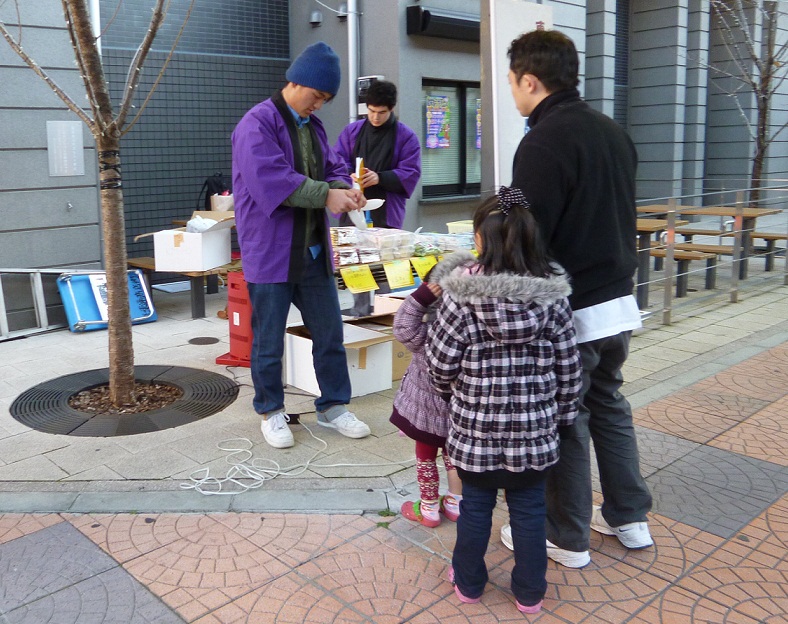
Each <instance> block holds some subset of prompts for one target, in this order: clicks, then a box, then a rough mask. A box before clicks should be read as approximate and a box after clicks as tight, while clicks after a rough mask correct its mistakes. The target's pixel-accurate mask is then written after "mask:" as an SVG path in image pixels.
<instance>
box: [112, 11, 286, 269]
mask: <svg viewBox="0 0 788 624" xmlns="http://www.w3.org/2000/svg"><path fill="white" fill-rule="evenodd" d="M188 5H189V1H188V0H173V2H172V4H171V7H170V9H169V10H168V13H167V18H166V21H165V23H164V24H163V26H162V28H161V29H160V31H159V33H158V34H157V37H156V39H155V41H154V46H153V50H152V52H151V54H150V55H149V57H148V59H147V60H146V63H145V67H144V69H143V73H142V76H141V80H140V87H139V89H138V94H137V97H136V102H135V104H136V106H140V105H141V104H142V102H143V100H144V98H145V97H146V96H147V94H148V92H149V90H150V88H151V87H152V86H153V84H154V82H155V80H156V79H157V77H158V74H159V70H160V68H161V67H162V66H163V64H164V62H165V60H166V58H167V56H168V54H169V51H170V48H171V46H172V44H173V42H174V40H175V38H176V37H177V35H178V31H179V29H180V27H181V25H182V24H183V21H184V17H185V12H186V9H187V7H188ZM116 9H117V11H118V13H117V14H115V11H116ZM149 15H150V2H149V1H148V0H124V2H123V3H121V4H120V5H118V3H117V2H114V1H113V2H106V1H103V2H101V21H102V24H105V25H108V26H107V28H106V32H105V34H104V37H103V45H102V58H103V61H104V68H105V73H106V76H107V79H108V81H109V83H110V88H111V93H112V98H113V101H114V102H119V101H120V98H121V95H122V89H123V86H124V83H125V78H126V74H127V71H128V67H129V63H130V61H131V59H132V57H133V55H134V52H135V50H136V48H137V46H138V45H139V42H140V41H141V40H142V37H143V36H144V33H145V30H146V29H147V25H148V22H147V16H149ZM110 20H111V21H110ZM288 23H289V9H288V2H287V0H216V1H213V2H210V3H203V2H198V3H196V4H195V6H194V8H193V10H192V13H191V15H190V17H189V21H188V23H187V24H186V27H185V29H184V31H183V35H182V36H181V38H180V40H179V41H178V45H177V48H176V51H175V53H174V54H173V56H172V60H171V62H170V63H169V65H168V66H167V68H166V71H165V72H164V76H163V79H162V80H161V82H160V83H159V86H158V88H157V90H156V91H155V93H154V95H153V96H152V98H151V99H150V102H149V104H148V106H147V108H146V109H145V110H144V112H143V114H142V117H141V118H140V122H139V123H137V124H135V125H134V126H133V127H132V128H131V130H130V131H129V132H128V134H126V135H125V136H124V137H123V139H122V140H121V159H122V167H123V186H124V204H125V215H126V234H127V247H128V253H129V255H130V256H151V255H153V243H152V240H151V238H150V237H146V238H143V239H140V240H139V241H137V242H134V237H135V236H137V235H138V234H142V233H145V232H151V231H155V230H160V229H164V228H168V227H172V221H173V219H186V218H188V217H189V216H190V215H191V213H192V211H194V210H196V209H199V210H204V206H203V204H202V202H198V196H199V194H200V190H201V188H202V185H203V182H204V181H205V179H206V178H207V177H208V176H210V175H212V174H213V173H216V172H221V173H223V174H224V176H225V178H226V179H227V180H228V181H229V180H230V179H231V176H232V157H231V144H230V135H231V133H232V131H233V129H234V128H235V125H236V124H237V123H238V121H239V120H240V119H241V117H242V116H243V115H244V114H245V113H246V111H247V110H249V108H251V107H252V106H254V105H255V104H256V103H258V102H259V101H261V100H263V99H265V98H267V97H269V96H270V95H272V94H273V93H274V92H275V91H276V90H277V89H278V88H279V87H281V86H282V84H283V76H284V71H285V69H286V68H287V66H288V64H289V60H288V59H289V54H290V40H289V28H288ZM129 120H131V117H129Z"/></svg>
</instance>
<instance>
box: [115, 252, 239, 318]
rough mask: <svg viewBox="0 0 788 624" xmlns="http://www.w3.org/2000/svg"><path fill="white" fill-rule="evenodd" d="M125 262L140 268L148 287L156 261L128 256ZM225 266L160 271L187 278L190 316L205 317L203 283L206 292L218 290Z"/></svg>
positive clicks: (210, 292) (211, 292)
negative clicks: (195, 269) (189, 289)
mask: <svg viewBox="0 0 788 624" xmlns="http://www.w3.org/2000/svg"><path fill="white" fill-rule="evenodd" d="M127 263H128V265H129V266H130V267H131V268H134V269H140V270H142V273H143V274H144V276H145V281H146V282H147V283H148V291H149V292H151V293H152V292H153V291H152V290H151V289H150V285H151V275H152V274H153V273H154V272H155V271H156V261H155V260H154V259H153V258H128V259H127ZM226 270H227V269H226V268H225V267H217V268H215V269H211V270H209V271H162V272H163V273H177V274H178V275H185V276H186V277H188V278H189V282H190V287H191V304H192V318H205V288H204V286H205V284H206V282H207V290H208V294H214V293H217V292H219V274H220V273H224V272H225V271H226Z"/></svg>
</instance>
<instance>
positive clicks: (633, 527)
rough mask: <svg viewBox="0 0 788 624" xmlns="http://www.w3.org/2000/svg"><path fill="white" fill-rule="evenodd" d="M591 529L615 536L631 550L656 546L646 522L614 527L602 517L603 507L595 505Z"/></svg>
mask: <svg viewBox="0 0 788 624" xmlns="http://www.w3.org/2000/svg"><path fill="white" fill-rule="evenodd" d="M591 528H592V529H593V530H594V531H596V532H597V533H601V534H602V535H615V536H616V537H617V538H618V541H619V542H621V543H622V544H623V545H624V546H626V547H627V548H629V549H630V550H638V549H639V548H648V547H649V546H653V545H654V540H653V539H652V538H651V533H650V532H649V530H648V524H647V523H646V522H630V523H628V524H622V525H621V526H619V527H612V526H610V525H609V524H608V523H607V520H605V518H604V516H602V507H601V506H599V505H594V513H593V514H592V516H591Z"/></svg>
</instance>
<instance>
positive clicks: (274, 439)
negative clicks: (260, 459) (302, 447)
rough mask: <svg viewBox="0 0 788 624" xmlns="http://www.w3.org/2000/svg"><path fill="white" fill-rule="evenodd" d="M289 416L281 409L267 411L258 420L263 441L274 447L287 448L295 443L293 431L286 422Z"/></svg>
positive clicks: (288, 420)
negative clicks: (271, 411)
mask: <svg viewBox="0 0 788 624" xmlns="http://www.w3.org/2000/svg"><path fill="white" fill-rule="evenodd" d="M288 422H290V417H289V416H288V415H287V414H286V413H285V412H282V411H279V412H274V413H268V414H267V415H266V416H265V417H263V420H262V421H261V422H260V431H262V432H263V437H264V438H265V441H266V442H268V445H269V446H272V447H274V448H279V449H281V448H289V447H291V446H293V444H295V442H294V440H293V432H292V431H290V427H288V426H287V423H288Z"/></svg>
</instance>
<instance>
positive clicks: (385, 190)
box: [334, 80, 421, 229]
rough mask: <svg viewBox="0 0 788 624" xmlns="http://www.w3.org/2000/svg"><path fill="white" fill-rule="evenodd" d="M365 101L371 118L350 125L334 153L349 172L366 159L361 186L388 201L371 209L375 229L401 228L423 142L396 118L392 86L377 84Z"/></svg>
mask: <svg viewBox="0 0 788 624" xmlns="http://www.w3.org/2000/svg"><path fill="white" fill-rule="evenodd" d="M366 100H367V101H366V104H367V118H366V119H360V120H358V121H354V122H353V123H351V124H349V125H348V126H346V127H345V129H344V130H342V132H341V133H340V134H339V138H338V139H337V142H336V145H335V146H334V149H336V151H337V154H339V156H340V158H342V160H344V161H345V163H346V164H347V166H348V167H349V168H350V171H354V172H355V170H356V158H363V159H364V170H365V172H364V175H363V177H362V178H361V179H359V180H358V182H359V183H360V184H361V188H363V189H364V195H365V196H366V198H367V199H383V200H385V203H384V204H383V206H382V207H381V208H380V209H378V210H374V211H371V213H370V214H371V217H372V225H374V226H375V227H389V228H397V229H399V228H401V227H402V224H403V222H404V221H405V202H406V201H407V200H408V198H409V197H410V196H411V195H412V194H413V191H414V190H415V189H416V185H417V184H418V183H419V178H420V177H421V144H420V143H419V137H418V136H416V133H415V132H413V130H411V129H410V128H408V126H406V125H405V124H404V123H402V122H401V121H399V120H398V119H397V117H396V115H394V112H393V109H394V106H396V104H397V87H396V86H395V85H394V83H392V82H388V81H386V80H377V81H375V82H373V83H372V84H371V85H370V87H369V89H368V90H367V95H366ZM349 221H350V220H349V219H348V218H347V217H344V216H343V217H342V219H341V220H340V223H341V224H342V225H350V222H349Z"/></svg>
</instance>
